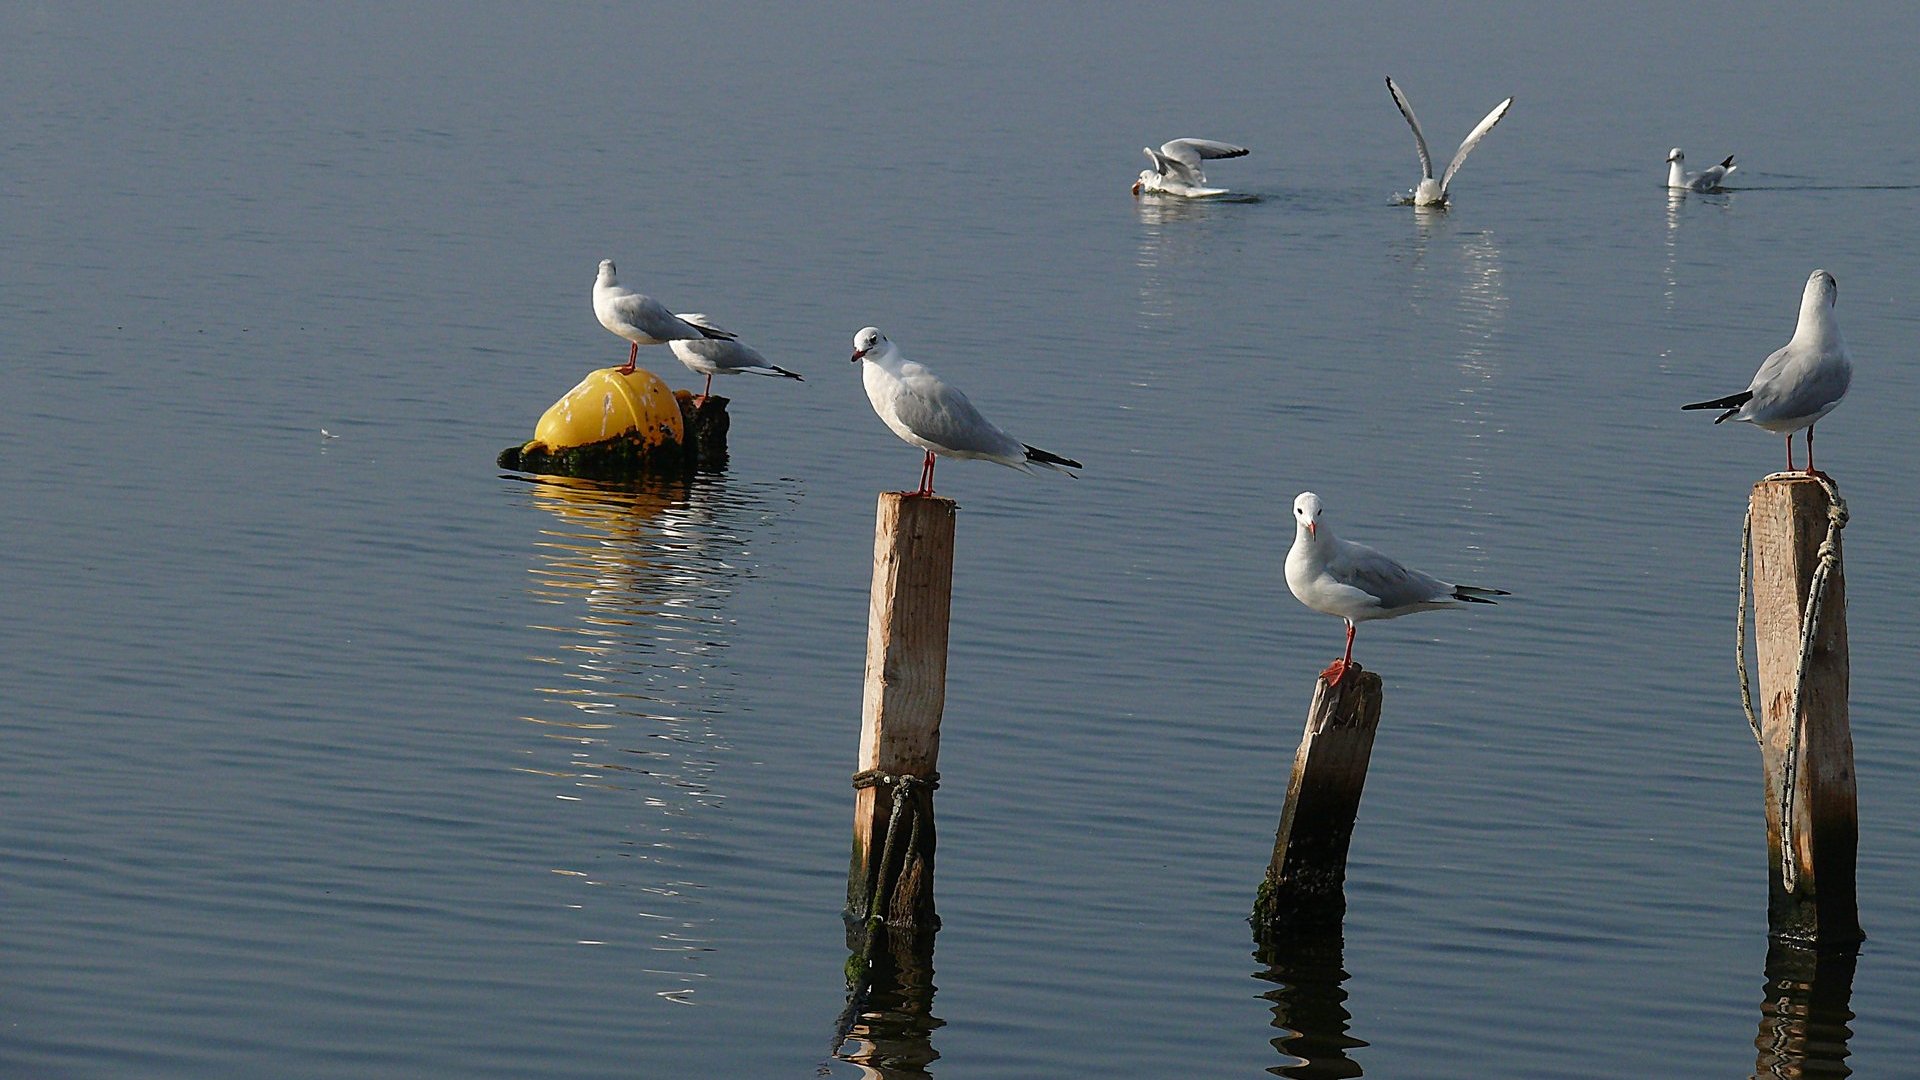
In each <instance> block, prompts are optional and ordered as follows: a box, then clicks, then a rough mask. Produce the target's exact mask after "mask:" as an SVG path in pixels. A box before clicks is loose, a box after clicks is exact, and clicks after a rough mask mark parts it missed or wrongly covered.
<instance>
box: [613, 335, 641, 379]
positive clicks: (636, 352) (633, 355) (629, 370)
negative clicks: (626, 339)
mask: <svg viewBox="0 0 1920 1080" xmlns="http://www.w3.org/2000/svg"><path fill="white" fill-rule="evenodd" d="M638 359H640V343H639V342H637V341H636V342H634V343H633V347H632V348H630V349H628V350H627V366H626V367H623V368H619V369H618V370H619V372H620V374H622V375H631V374H633V362H634V361H636V360H638Z"/></svg>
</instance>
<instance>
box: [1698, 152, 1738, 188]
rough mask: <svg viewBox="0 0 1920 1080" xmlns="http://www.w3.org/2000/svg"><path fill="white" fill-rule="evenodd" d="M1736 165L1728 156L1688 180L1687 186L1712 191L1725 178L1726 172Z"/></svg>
mask: <svg viewBox="0 0 1920 1080" xmlns="http://www.w3.org/2000/svg"><path fill="white" fill-rule="evenodd" d="M1738 167H1739V166H1736V165H1735V164H1734V163H1733V159H1732V158H1728V159H1727V160H1725V161H1723V162H1721V163H1720V164H1718V165H1715V166H1714V167H1713V168H1711V169H1706V170H1704V171H1702V172H1701V173H1700V175H1699V176H1696V177H1694V178H1693V179H1692V180H1690V181H1688V182H1687V186H1688V187H1689V188H1692V189H1693V190H1695V191H1712V190H1714V189H1715V188H1717V187H1719V186H1720V183H1721V181H1723V180H1725V179H1726V178H1727V174H1728V173H1731V172H1733V170H1734V169H1736V168H1738Z"/></svg>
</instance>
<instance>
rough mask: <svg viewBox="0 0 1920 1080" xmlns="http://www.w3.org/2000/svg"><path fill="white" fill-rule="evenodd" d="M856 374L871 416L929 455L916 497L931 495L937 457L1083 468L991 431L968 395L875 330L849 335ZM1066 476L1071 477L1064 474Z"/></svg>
mask: <svg viewBox="0 0 1920 1080" xmlns="http://www.w3.org/2000/svg"><path fill="white" fill-rule="evenodd" d="M862 360H865V361H866V365H865V366H864V367H862V368H861V369H860V378H861V381H862V382H864V383H865V384H866V387H867V400H868V401H871V402H872V403H873V411H874V412H876V413H879V414H880V419H881V420H883V421H885V422H886V425H887V426H888V427H889V428H892V429H893V433H894V434H895V435H898V436H900V437H901V438H902V439H905V440H906V441H907V442H909V443H911V444H913V445H914V446H917V447H919V448H920V449H922V450H925V451H926V452H927V459H926V461H925V462H923V463H922V464H921V467H920V487H919V490H917V491H914V492H912V494H914V495H931V494H933V459H934V456H935V455H939V456H941V457H951V458H978V459H980V460H984V461H997V462H999V463H1000V464H1002V465H1005V466H1007V467H1008V468H1013V469H1019V470H1021V471H1022V472H1032V471H1033V466H1035V465H1042V466H1045V467H1047V468H1049V469H1058V470H1060V471H1061V472H1067V470H1068V469H1078V468H1082V466H1081V464H1080V463H1079V462H1077V461H1074V460H1073V459H1072V458H1063V457H1061V456H1060V455H1058V454H1050V453H1048V452H1047V451H1045V450H1041V449H1039V448H1038V447H1033V446H1028V445H1027V444H1025V443H1023V442H1021V441H1020V440H1018V439H1016V438H1014V437H1013V436H1011V435H1009V434H1007V433H1006V432H1004V431H1001V430H1000V429H999V428H997V427H995V426H993V424H992V423H991V422H989V421H988V420H987V418H986V417H984V416H981V415H980V410H978V409H976V408H974V407H973V402H971V401H968V400H967V395H965V394H963V393H961V392H960V391H959V390H958V389H956V388H955V387H953V386H951V385H950V384H948V383H947V382H946V381H945V380H943V379H941V378H940V376H938V375H936V374H934V373H933V371H932V369H930V368H928V367H927V366H926V365H925V364H916V363H914V362H913V361H912V360H909V359H907V358H906V357H904V356H902V355H900V349H899V348H898V347H897V346H895V345H894V343H893V342H891V341H888V340H887V338H886V335H884V334H882V333H881V332H880V330H879V328H878V327H873V326H867V327H862V328H861V330H860V332H859V333H857V334H855V335H853V362H854V363H856V364H857V363H859V362H860V361H862ZM1067 475H1068V476H1072V475H1073V474H1072V473H1070V472H1068V473H1067Z"/></svg>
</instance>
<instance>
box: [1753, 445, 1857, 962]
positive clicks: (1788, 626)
mask: <svg viewBox="0 0 1920 1080" xmlns="http://www.w3.org/2000/svg"><path fill="white" fill-rule="evenodd" d="M1828 505H1829V500H1828V498H1827V492H1826V490H1825V488H1823V487H1822V486H1821V485H1820V483H1819V481H1817V480H1815V479H1812V478H1810V477H1768V478H1767V479H1765V480H1762V481H1761V482H1760V483H1758V484H1755V485H1754V487H1753V494H1752V497H1751V501H1750V502H1749V514H1750V519H1749V520H1750V521H1751V538H1752V543H1753V612H1754V634H1755V638H1756V642H1757V645H1756V652H1757V654H1758V659H1759V662H1760V663H1759V666H1760V697H1761V709H1760V713H1761V720H1760V736H1761V761H1762V765H1763V768H1764V771H1765V774H1766V796H1767V864H1768V870H1767V877H1768V881H1769V888H1768V902H1767V922H1768V929H1769V933H1770V934H1771V936H1772V937H1773V938H1774V939H1775V940H1778V941H1794V942H1799V943H1803V944H1807V945H1812V946H1816V947H1823V948H1824V947H1832V946H1840V945H1851V944H1853V943H1855V942H1858V941H1860V940H1862V939H1863V938H1865V937H1866V935H1865V934H1864V933H1862V932H1861V930H1860V914H1859V909H1858V907H1857V906H1856V903H1855V899H1854V856H1855V853H1856V851H1857V850H1858V847H1859V811H1858V808H1857V806H1856V802H1855V796H1854V777H1853V734H1852V731H1851V729H1850V728H1849V727H1848V724H1847V677H1848V676H1847V583H1846V575H1845V573H1844V570H1843V567H1842V565H1841V563H1840V552H1839V537H1838V534H1837V533H1836V534H1835V538H1834V544H1835V546H1834V551H1833V559H1834V562H1833V566H1832V568H1831V569H1830V571H1829V572H1828V578H1827V586H1826V594H1825V597H1824V599H1823V600H1822V603H1821V610H1820V616H1819V619H1818V623H1819V625H1818V626H1817V628H1816V632H1815V635H1814V641H1813V652H1812V654H1811V656H1809V658H1808V660H1807V671H1806V672H1805V674H1804V676H1803V678H1802V681H1801V683H1800V687H1801V689H1800V690H1799V694H1800V714H1801V717H1802V720H1801V723H1800V725H1799V728H1798V731H1797V732H1796V730H1795V725H1794V717H1793V700H1794V693H1795V676H1796V674H1797V673H1798V671H1799V665H1800V652H1801V620H1802V618H1804V615H1805V611H1806V606H1807V596H1808V593H1809V591H1810V590H1811V587H1812V584H1813V578H1814V571H1815V570H1816V569H1817V568H1818V566H1819V565H1820V547H1821V545H1822V543H1823V542H1824V541H1825V540H1826V538H1827V531H1828V529H1827V524H1828V522H1827V509H1828ZM1790 744H1797V745H1796V746H1791V747H1790ZM1790 749H1792V750H1793V751H1794V752H1793V754H1792V758H1791V760H1790V759H1789V750H1790ZM1789 771H1791V773H1792V779H1793V785H1794V789H1795V790H1794V792H1793V798H1792V804H1791V806H1792V810H1791V812H1792V821H1790V822H1783V821H1782V820H1781V811H1782V805H1783V803H1782V793H1783V790H1784V788H1785V785H1786V784H1787V781H1788V774H1789ZM1786 836H1791V837H1792V839H1793V851H1792V858H1793V865H1794V868H1795V877H1796V878H1797V880H1795V881H1792V882H1789V881H1788V880H1787V879H1786V876H1785V874H1784V872H1783V866H1784V863H1783V861H1782V859H1783V852H1782V839H1783V837H1786ZM1790 886H1791V887H1790Z"/></svg>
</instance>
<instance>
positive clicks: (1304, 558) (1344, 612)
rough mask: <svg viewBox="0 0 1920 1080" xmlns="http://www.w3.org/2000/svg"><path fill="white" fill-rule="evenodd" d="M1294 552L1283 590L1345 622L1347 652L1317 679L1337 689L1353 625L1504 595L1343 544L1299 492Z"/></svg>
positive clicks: (1311, 499) (1307, 495)
mask: <svg viewBox="0 0 1920 1080" xmlns="http://www.w3.org/2000/svg"><path fill="white" fill-rule="evenodd" d="M1293 519H1294V522H1295V528H1294V532H1293V550H1291V551H1289V552H1287V588H1289V589H1291V590H1293V595H1294V596H1295V597H1297V598H1299V600H1300V602H1301V603H1303V604H1305V605H1307V606H1308V607H1310V608H1312V609H1313V610H1315V611H1318V612H1320V613H1321V614H1324V615H1338V616H1340V617H1341V618H1342V619H1345V620H1346V621H1347V651H1346V654H1345V655H1344V656H1342V657H1341V658H1340V659H1338V660H1335V661H1334V662H1333V663H1332V664H1330V665H1328V667H1327V669H1326V670H1325V671H1322V672H1321V673H1320V677H1321V678H1323V679H1325V680H1327V685H1328V686H1338V685H1340V678H1341V676H1343V675H1345V674H1346V673H1347V665H1349V664H1351V663H1352V662H1353V625H1354V624H1355V623H1359V622H1365V621H1367V620H1368V619H1393V618H1398V617H1399V616H1401V615H1407V614H1410V613H1412V612H1415V611H1433V610H1435V609H1437V608H1451V607H1464V606H1466V605H1468V604H1491V603H1493V601H1492V600H1490V599H1488V597H1493V596H1507V595H1510V594H1509V593H1507V592H1506V591H1504V590H1502V589H1482V588H1480V587H1478V586H1475V585H1454V584H1450V583H1448V582H1445V581H1441V580H1440V579H1439V578H1437V577H1433V576H1432V575H1429V574H1423V573H1421V572H1420V571H1418V570H1414V569H1411V568H1409V567H1405V566H1402V565H1400V564H1399V563H1397V562H1394V561H1393V560H1392V559H1390V558H1388V557H1387V556H1385V555H1382V554H1381V553H1380V552H1378V551H1375V550H1373V549H1372V548H1370V547H1368V546H1366V545H1365V544H1356V543H1353V542H1352V541H1350V540H1341V539H1339V538H1338V537H1336V536H1334V535H1333V531H1332V530H1331V529H1328V528H1327V527H1326V526H1325V525H1323V524H1321V522H1320V496H1318V495H1315V494H1314V493H1313V492H1311V491H1303V492H1301V493H1300V497H1299V498H1297V499H1295V500H1293Z"/></svg>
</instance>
